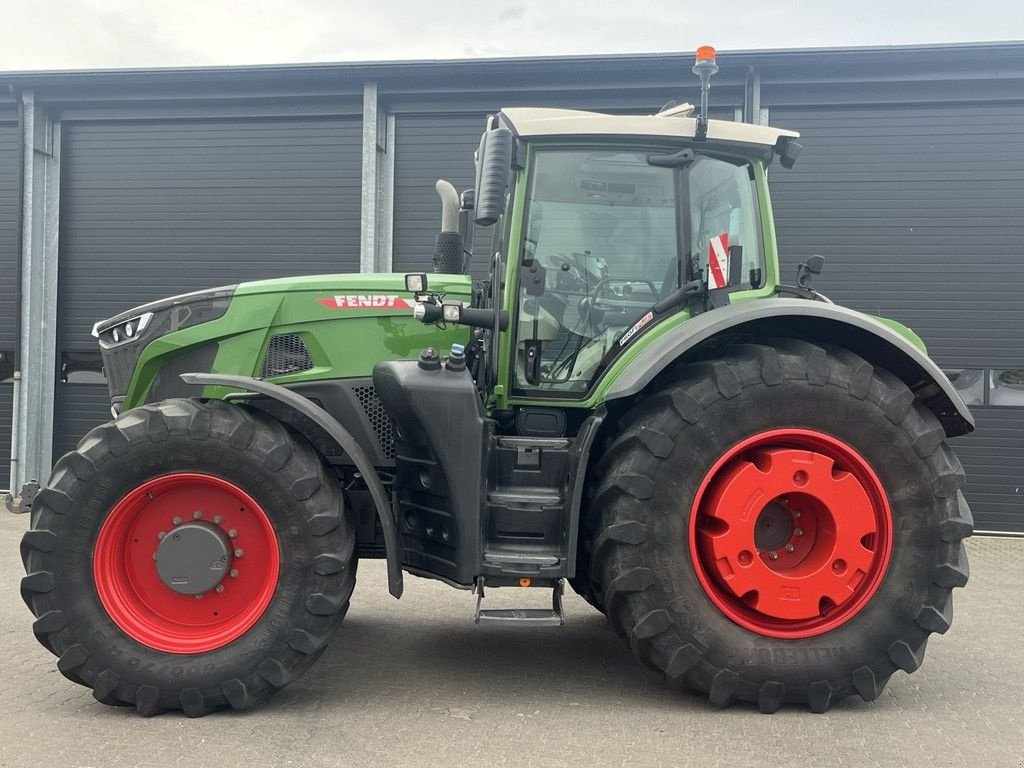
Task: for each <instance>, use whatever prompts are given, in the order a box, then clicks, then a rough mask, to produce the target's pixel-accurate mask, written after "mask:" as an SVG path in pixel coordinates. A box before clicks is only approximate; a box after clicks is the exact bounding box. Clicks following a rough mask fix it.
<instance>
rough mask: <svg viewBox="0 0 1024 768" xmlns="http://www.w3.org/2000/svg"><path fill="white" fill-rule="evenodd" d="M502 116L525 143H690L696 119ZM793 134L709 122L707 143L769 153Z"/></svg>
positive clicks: (544, 113)
mask: <svg viewBox="0 0 1024 768" xmlns="http://www.w3.org/2000/svg"><path fill="white" fill-rule="evenodd" d="M501 115H502V116H503V117H504V119H505V122H506V123H507V124H508V126H509V127H510V128H511V129H512V131H513V132H514V133H515V134H516V135H517V136H519V137H520V138H524V139H533V138H556V137H587V136H592V137H626V136H628V137H646V138H652V139H669V140H672V139H676V140H691V141H692V140H693V139H694V138H695V136H696V135H697V119H696V118H695V117H690V116H689V115H688V114H686V113H685V112H684V113H675V114H662V115H607V114H602V113H600V112H583V111H579V110H574V109H548V108H532V107H518V108H510V109H503V110H502V111H501ZM799 136H800V134H799V133H797V132H796V131H787V130H785V129H782V128H769V127H768V126H763V125H753V124H751V123H739V122H733V121H731V120H708V130H707V140H708V141H714V142H721V143H725V144H739V145H749V146H752V147H756V148H760V149H765V150H770V149H772V148H774V147H775V146H777V144H778V142H779V139H780V138H787V139H795V138H798V137H799Z"/></svg>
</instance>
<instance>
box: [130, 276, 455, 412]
mask: <svg viewBox="0 0 1024 768" xmlns="http://www.w3.org/2000/svg"><path fill="white" fill-rule="evenodd" d="M471 282H472V281H471V278H470V277H469V276H468V275H431V276H430V289H431V291H433V292H438V293H443V294H445V295H446V298H448V299H449V300H457V301H467V302H468V301H469V300H470V298H471ZM413 304H414V297H413V296H412V294H410V293H408V292H407V291H406V290H405V281H404V276H403V275H401V274H339V275H310V276H302V277H288V278H281V279H275V280H260V281H256V282H250V283H242V284H240V285H239V286H238V287H237V289H236V290H235V293H234V296H233V297H232V299H231V303H230V305H229V306H228V310H227V312H226V313H224V315H223V316H222V317H220V318H218V319H216V320H213V321H210V322H206V323H202V324H199V325H195V326H192V327H189V328H185V329H183V330H180V331H176V332H173V333H169V334H167V335H165V336H162V337H159V338H157V339H154V340H153V341H151V342H150V343H149V344H148V345H146V347H145V348H144V349H143V351H142V354H141V356H140V357H139V360H138V362H137V364H136V366H135V372H134V374H133V376H132V382H131V385H130V387H129V390H128V393H127V396H126V398H125V403H124V405H125V407H126V408H131V407H135V406H137V405H141V404H142V403H144V402H145V401H146V395H147V393H148V392H149V389H150V386H151V385H152V383H153V379H154V377H155V376H156V374H157V372H158V371H159V370H160V368H161V367H162V366H163V365H164V363H166V362H168V361H169V360H171V359H173V358H175V357H178V356H180V355H184V354H186V353H188V352H189V351H192V350H195V349H197V348H199V347H204V346H206V345H209V344H216V345H217V352H216V357H215V358H214V364H213V369H212V371H210V372H212V373H227V374H235V375H239V376H259V375H260V373H261V370H262V364H263V357H264V354H265V352H266V348H267V344H268V342H269V341H270V338H271V337H273V336H276V335H281V334H295V335H298V336H300V337H301V338H302V340H303V341H304V342H305V344H306V347H307V348H308V350H309V353H310V356H311V357H312V359H313V363H314V367H313V368H312V369H310V370H306V371H302V372H300V373H293V374H289V375H286V376H279V377H275V378H273V381H274V382H275V383H278V384H286V383H290V382H295V381H312V380H316V379H336V378H352V377H367V376H370V374H371V373H372V371H373V366H374V365H375V364H376V363H377V362H379V361H381V360H394V359H400V358H415V357H416V356H417V355H419V353H420V352H421V351H422V350H423V349H425V348H426V347H431V346H432V347H435V348H438V349H440V350H441V351H442V352H443V351H444V350H446V349H447V348H448V347H450V346H451V344H453V343H466V341H467V340H468V338H469V329H468V328H464V327H451V326H450V327H448V328H447V329H444V330H442V329H440V328H438V327H436V326H433V325H424V324H423V323H421V322H419V321H418V320H415V319H414V318H413V316H412V307H413ZM203 394H204V396H207V397H216V396H218V395H221V394H223V393H221V392H219V391H217V390H215V389H213V388H208V390H207V391H204V393H203Z"/></svg>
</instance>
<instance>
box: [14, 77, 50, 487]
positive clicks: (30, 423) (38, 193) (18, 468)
mask: <svg viewBox="0 0 1024 768" xmlns="http://www.w3.org/2000/svg"><path fill="white" fill-rule="evenodd" d="M22 104H23V108H24V121H23V157H22V163H23V169H24V184H23V190H22V217H21V306H20V307H19V308H18V311H19V312H20V314H21V338H20V340H19V343H20V355H19V370H18V371H17V372H16V373H15V388H16V389H15V410H14V423H13V425H12V427H13V429H12V430H11V431H12V445H11V492H12V493H18V492H19V491H20V489H21V488H22V487H23V486H24V485H25V483H27V482H29V481H31V480H38V481H39V482H40V483H42V482H45V481H46V479H47V476H48V475H49V473H50V465H51V461H52V453H53V395H54V386H55V384H56V372H57V234H58V224H59V217H58V212H59V206H60V132H61V126H60V123H59V122H53V121H51V120H50V119H49V118H48V116H47V114H46V112H45V110H44V109H43V108H42V107H40V106H39V104H38V103H37V102H36V99H35V94H34V93H33V92H32V91H25V92H24V93H23V94H22Z"/></svg>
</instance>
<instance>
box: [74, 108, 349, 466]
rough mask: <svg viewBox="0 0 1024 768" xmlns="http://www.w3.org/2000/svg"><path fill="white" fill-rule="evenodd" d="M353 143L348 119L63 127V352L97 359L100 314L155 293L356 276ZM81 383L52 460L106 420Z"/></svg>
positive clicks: (96, 393) (96, 394)
mask: <svg viewBox="0 0 1024 768" xmlns="http://www.w3.org/2000/svg"><path fill="white" fill-rule="evenodd" d="M360 147H361V128H360V121H359V120H358V119H349V118H288V119H230V120H202V121H199V120H196V121H191V120H175V121H161V122H137V121H133V122H127V121H126V122H112V123H106V122H96V123H78V124H66V125H65V126H64V144H63V168H62V180H61V223H60V281H59V302H60V303H59V307H58V318H57V333H58V342H57V346H58V354H60V355H61V356H62V359H64V360H65V361H66V359H67V355H68V354H69V353H83V352H84V353H94V352H95V351H96V345H95V340H94V339H92V338H91V337H90V335H89V331H90V329H91V327H92V324H93V323H94V322H95V321H96V320H98V319H102V318H106V317H109V316H111V315H113V314H115V313H117V312H119V311H121V310H123V309H126V308H128V307H131V306H134V305H137V304H141V303H143V302H145V301H149V300H152V299H156V298H159V297H162V296H168V295H171V294H175V293H182V292H185V291H192V290H198V289H202V288H208V287H214V286H217V285H222V284H228V283H237V282H241V281H245V280H255V279H260V278H267V277H279V276H284V275H292V274H318V273H333V272H348V271H358V269H359V224H360V172H361V167H360V157H361V155H360ZM75 380H76V377H75V376H72V377H71V378H70V379H69V381H70V382H72V383H62V384H58V392H57V398H56V399H57V407H56V414H55V427H54V429H55V435H54V445H55V448H54V450H55V453H59V452H60V451H63V450H67V449H68V448H69V447H70V446H73V445H74V444H75V442H76V441H77V440H78V439H79V438H80V437H81V435H82V434H83V433H84V432H85V431H86V430H87V429H88V428H89V427H90V426H92V425H94V424H96V423H99V422H101V421H104V420H106V419H108V418H109V415H108V414H107V407H108V403H107V401H106V398H105V397H104V396H103V392H104V389H103V387H102V385H100V384H96V383H74V382H75ZM82 380H83V381H89V380H90V379H89V377H88V376H87V375H85V376H83V377H82ZM62 388H67V389H68V390H69V391H68V392H61V391H60V390H61V389H62ZM79 388H81V389H79ZM70 390H77V391H70Z"/></svg>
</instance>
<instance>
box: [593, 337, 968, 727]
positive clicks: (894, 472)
mask: <svg viewBox="0 0 1024 768" xmlns="http://www.w3.org/2000/svg"><path fill="white" fill-rule="evenodd" d="M620 425H621V426H620V431H619V433H618V434H617V436H616V437H615V438H614V439H613V441H612V443H611V445H610V446H609V447H608V449H607V451H606V452H605V455H604V456H603V458H602V460H601V463H600V464H599V466H598V468H597V470H598V471H597V477H598V478H599V479H600V480H599V485H598V487H597V489H596V491H595V494H594V496H593V497H592V500H591V508H590V510H589V514H590V515H591V521H592V522H591V525H592V526H593V529H594V530H595V531H596V535H595V537H594V540H593V543H592V551H593V557H592V560H591V564H590V565H591V568H590V573H591V576H592V580H593V581H594V590H595V593H597V594H600V595H602V596H603V600H604V605H605V607H606V611H607V615H608V618H609V620H610V621H611V623H612V626H613V627H614V628H615V629H616V630H617V631H618V632H619V633H620V634H622V635H623V636H624V637H626V638H627V639H628V640H629V643H630V645H631V647H632V648H633V650H634V651H635V652H636V653H637V655H638V656H639V657H640V659H641V660H642V661H643V662H644V663H645V664H647V665H648V666H651V667H653V668H654V669H657V670H659V671H661V672H662V673H664V674H665V676H666V677H667V678H668V679H669V680H670V681H671V682H672V683H674V684H677V685H679V686H681V687H687V688H692V689H696V690H699V691H703V692H705V693H707V694H708V696H709V698H710V699H711V701H712V702H713V703H715V704H718V705H726V704H729V703H731V702H734V701H750V702H755V703H757V704H758V706H759V707H760V708H761V710H762V711H765V712H771V711H774V710H776V709H778V708H779V707H780V706H781V705H782V704H784V703H801V704H806V705H809V706H810V708H811V709H812V710H814V711H824V710H826V709H828V707H829V706H831V705H832V704H834V703H835V702H837V701H839V700H841V699H843V698H846V697H847V696H850V695H853V694H859V695H860V696H861V697H862V698H864V699H865V700H871V699H874V698H875V697H877V696H878V695H879V693H880V692H881V690H882V688H883V687H884V685H885V683H886V682H887V680H888V679H889V677H890V676H891V675H892V673H893V672H894V671H896V670H897V669H903V670H905V671H907V672H913V671H914V670H916V669H917V668H918V666H919V665H920V664H921V661H922V659H923V656H924V650H925V644H926V642H927V639H928V635H929V634H930V633H932V632H945V631H946V630H947V629H948V628H949V625H950V622H951V620H952V599H951V595H950V591H951V589H952V588H953V587H958V586H963V585H964V584H965V583H966V581H967V575H968V569H967V558H966V552H965V550H964V547H963V542H962V539H963V538H965V537H966V536H968V535H970V532H971V515H970V510H969V509H968V507H967V504H966V502H965V500H964V498H963V495H962V493H961V491H960V489H961V487H962V485H963V471H962V468H961V466H960V464H959V462H958V461H957V460H956V457H955V456H954V455H953V454H952V452H951V451H950V450H949V449H948V447H946V445H945V442H944V437H945V435H944V433H943V430H942V427H941V425H940V424H939V422H938V420H937V419H936V418H935V417H934V415H933V414H932V413H931V412H930V411H928V410H927V409H926V408H924V407H923V406H922V405H921V404H919V403H917V402H916V401H915V400H914V397H913V395H912V393H911V392H910V390H909V389H907V387H906V386H905V385H904V384H903V383H902V382H901V381H899V380H898V379H897V378H896V377H894V376H892V375H891V374H889V373H888V372H887V371H884V370H879V369H874V368H872V366H871V365H869V364H868V363H867V362H866V361H864V360H863V359H862V358H860V357H858V356H856V355H853V354H851V353H849V352H847V351H845V350H838V349H835V350H827V351H826V350H825V349H824V348H822V347H819V346H815V345H812V344H809V343H805V342H799V341H792V340H779V341H776V342H773V343H772V344H770V345H769V344H758V345H752V344H751V345H736V346H733V347H731V348H728V349H727V350H725V351H723V352H721V353H720V354H719V355H718V356H716V357H715V358H713V359H709V360H706V361H703V362H699V363H694V364H691V365H688V366H686V367H685V368H683V369H681V370H680V371H679V376H678V378H677V379H676V381H675V383H673V384H672V385H670V386H668V387H666V388H665V389H662V390H661V391H660V392H658V393H656V394H653V395H651V396H649V397H647V398H646V399H645V400H644V401H643V402H642V403H641V404H640V405H638V406H637V407H636V408H634V409H633V410H632V411H631V412H629V413H628V414H626V415H625V416H624V417H623V419H622V420H621V421H620Z"/></svg>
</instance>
